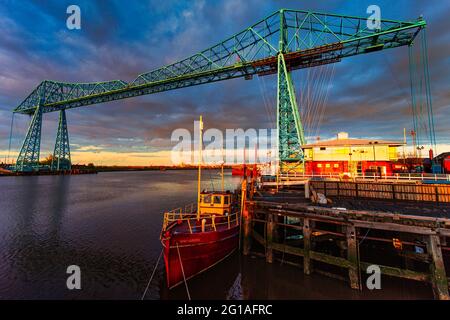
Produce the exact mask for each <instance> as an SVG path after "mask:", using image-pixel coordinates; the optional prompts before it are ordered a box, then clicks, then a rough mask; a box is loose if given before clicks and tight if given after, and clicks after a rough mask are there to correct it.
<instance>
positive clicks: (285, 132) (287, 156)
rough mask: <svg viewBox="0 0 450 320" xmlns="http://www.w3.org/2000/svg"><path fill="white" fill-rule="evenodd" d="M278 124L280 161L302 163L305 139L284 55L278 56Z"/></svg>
mask: <svg viewBox="0 0 450 320" xmlns="http://www.w3.org/2000/svg"><path fill="white" fill-rule="evenodd" d="M277 124H278V149H279V159H280V160H281V161H301V160H302V159H303V154H302V149H301V146H302V145H303V144H304V143H305V137H304V132H303V126H302V122H301V119H300V114H299V111H298V106H297V102H296V98H295V91H294V86H293V85H292V78H291V74H290V72H288V71H287V68H286V63H285V61H284V58H283V55H282V54H280V55H279V56H278V90H277Z"/></svg>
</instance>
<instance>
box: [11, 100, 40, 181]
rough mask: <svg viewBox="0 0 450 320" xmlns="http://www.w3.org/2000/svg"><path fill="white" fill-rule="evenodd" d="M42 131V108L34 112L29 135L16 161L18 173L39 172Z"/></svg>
mask: <svg viewBox="0 0 450 320" xmlns="http://www.w3.org/2000/svg"><path fill="white" fill-rule="evenodd" d="M41 131H42V107H41V106H39V105H38V107H37V108H36V109H35V111H34V115H33V118H32V119H31V122H30V126H29V127H28V131H27V135H26V136H25V139H24V141H23V144H22V148H20V153H19V156H18V157H17V161H16V170H17V171H22V172H25V171H35V170H39V153H40V152H41Z"/></svg>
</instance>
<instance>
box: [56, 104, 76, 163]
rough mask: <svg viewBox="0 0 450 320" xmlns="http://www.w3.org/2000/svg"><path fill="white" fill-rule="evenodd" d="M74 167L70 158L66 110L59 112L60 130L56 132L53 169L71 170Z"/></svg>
mask: <svg viewBox="0 0 450 320" xmlns="http://www.w3.org/2000/svg"><path fill="white" fill-rule="evenodd" d="M71 168H72V164H71V159H70V145H69V132H68V130H67V120H66V111H65V110H61V111H60V112H59V122H58V131H57V133H56V143H55V149H54V151H53V158H52V165H51V169H52V170H56V171H60V170H70V169H71Z"/></svg>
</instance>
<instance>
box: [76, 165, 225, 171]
mask: <svg viewBox="0 0 450 320" xmlns="http://www.w3.org/2000/svg"><path fill="white" fill-rule="evenodd" d="M221 167H222V166H221V165H204V166H202V169H220V168H221ZM223 167H224V169H231V168H232V166H231V165H224V166H223ZM72 169H81V170H95V171H98V172H106V171H166V170H197V169H198V166H194V165H183V166H96V165H94V164H92V163H89V164H87V165H84V164H73V165H72Z"/></svg>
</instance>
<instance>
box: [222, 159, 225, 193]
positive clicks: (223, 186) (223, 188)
mask: <svg viewBox="0 0 450 320" xmlns="http://www.w3.org/2000/svg"><path fill="white" fill-rule="evenodd" d="M222 192H225V184H224V182H223V162H222Z"/></svg>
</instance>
